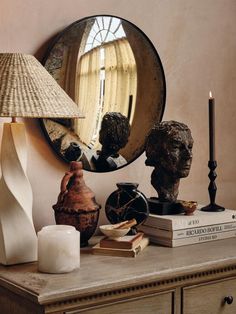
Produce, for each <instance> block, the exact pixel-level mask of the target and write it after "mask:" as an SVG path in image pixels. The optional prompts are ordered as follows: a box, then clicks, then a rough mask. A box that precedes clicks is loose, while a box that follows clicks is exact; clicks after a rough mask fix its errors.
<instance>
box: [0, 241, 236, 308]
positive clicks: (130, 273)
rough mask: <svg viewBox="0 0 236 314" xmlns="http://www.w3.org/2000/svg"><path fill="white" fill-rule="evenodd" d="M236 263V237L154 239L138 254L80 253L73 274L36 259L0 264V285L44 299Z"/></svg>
mask: <svg viewBox="0 0 236 314" xmlns="http://www.w3.org/2000/svg"><path fill="white" fill-rule="evenodd" d="M230 265H236V239H235V238H231V239H226V240H219V241H213V242H208V243H201V244H195V245H189V246H183V247H178V248H168V247H161V246H157V245H149V246H148V247H147V248H146V249H145V250H144V251H143V252H141V253H140V255H138V256H137V257H136V258H127V257H110V256H98V255H91V254H81V267H80V269H79V270H76V271H73V272H71V273H68V274H43V273H39V272H38V271H37V263H29V264H21V265H15V266H0V285H2V286H5V287H7V288H9V289H10V290H12V291H15V292H17V293H20V294H22V295H24V296H25V297H27V298H29V299H31V300H34V301H37V302H39V303H41V304H47V303H50V301H51V300H54V301H55V300H58V301H60V300H62V299H65V298H69V297H73V296H75V295H77V296H78V295H85V294H88V293H94V292H95V291H99V292H100V291H101V292H102V291H106V290H109V289H111V288H114V287H116V288H122V287H125V286H126V287H127V286H131V285H134V284H139V283H142V282H144V279H145V281H146V282H151V281H154V280H159V279H160V280H161V279H168V278H173V277H174V276H181V275H186V274H188V272H189V273H193V272H199V271H205V270H209V269H214V268H219V267H226V266H230Z"/></svg>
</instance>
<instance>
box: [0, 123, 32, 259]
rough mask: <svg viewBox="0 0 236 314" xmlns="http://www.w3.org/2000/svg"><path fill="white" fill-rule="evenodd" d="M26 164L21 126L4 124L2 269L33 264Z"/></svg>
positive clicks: (0, 211) (0, 193)
mask: <svg viewBox="0 0 236 314" xmlns="http://www.w3.org/2000/svg"><path fill="white" fill-rule="evenodd" d="M26 162H27V150H26V136H25V127H24V124H23V123H4V126H3V136H2V146H1V169H2V178H1V180H0V199H1V201H0V263H1V264H4V265H11V264H18V263H26V262H32V261H36V260H37V236H36V232H35V229H34V225H33V219H32V202H33V197H32V190H31V186H30V183H29V180H28V178H27V176H26Z"/></svg>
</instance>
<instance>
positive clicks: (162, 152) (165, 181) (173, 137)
mask: <svg viewBox="0 0 236 314" xmlns="http://www.w3.org/2000/svg"><path fill="white" fill-rule="evenodd" d="M192 148H193V138H192V135H191V131H190V129H189V128H188V126H187V125H185V124H183V123H180V122H177V121H163V122H161V123H158V124H156V125H155V126H154V127H153V128H152V130H151V132H150V134H149V135H148V137H147V143H146V157H147V159H146V161H145V163H146V165H147V166H151V167H154V170H153V172H152V175H151V184H152V186H153V187H154V189H155V190H156V191H157V194H158V203H159V205H160V204H161V203H162V204H165V205H167V204H175V203H177V197H178V193H179V183H180V179H181V178H185V177H187V176H188V174H189V171H190V168H191V163H192ZM154 203H155V201H154ZM160 206H161V205H160ZM160 206H159V207H160ZM170 208H173V209H176V208H177V207H176V206H170ZM181 209H182V208H180V210H181ZM173 212H174V211H173ZM170 213H171V210H170Z"/></svg>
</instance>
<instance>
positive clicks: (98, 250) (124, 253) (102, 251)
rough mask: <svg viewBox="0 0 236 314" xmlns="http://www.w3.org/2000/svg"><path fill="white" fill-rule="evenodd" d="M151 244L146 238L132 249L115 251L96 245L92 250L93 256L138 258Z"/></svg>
mask: <svg viewBox="0 0 236 314" xmlns="http://www.w3.org/2000/svg"><path fill="white" fill-rule="evenodd" d="M148 244H149V238H147V237H144V238H142V239H141V241H140V242H139V243H138V244H137V245H136V246H135V247H134V248H132V249H114V248H104V247H101V246H100V243H98V244H96V245H95V246H94V247H93V248H92V253H93V254H99V255H110V256H120V257H136V256H137V255H138V254H139V253H140V252H142V251H143V250H144V249H145V248H146V247H147V246H148Z"/></svg>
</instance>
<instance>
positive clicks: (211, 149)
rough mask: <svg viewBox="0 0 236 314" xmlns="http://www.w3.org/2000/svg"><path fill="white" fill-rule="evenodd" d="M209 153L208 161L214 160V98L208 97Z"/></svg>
mask: <svg viewBox="0 0 236 314" xmlns="http://www.w3.org/2000/svg"><path fill="white" fill-rule="evenodd" d="M209 153H210V156H209V157H210V158H209V160H210V161H215V99H214V98H213V97H212V94H211V92H210V98H209Z"/></svg>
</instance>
